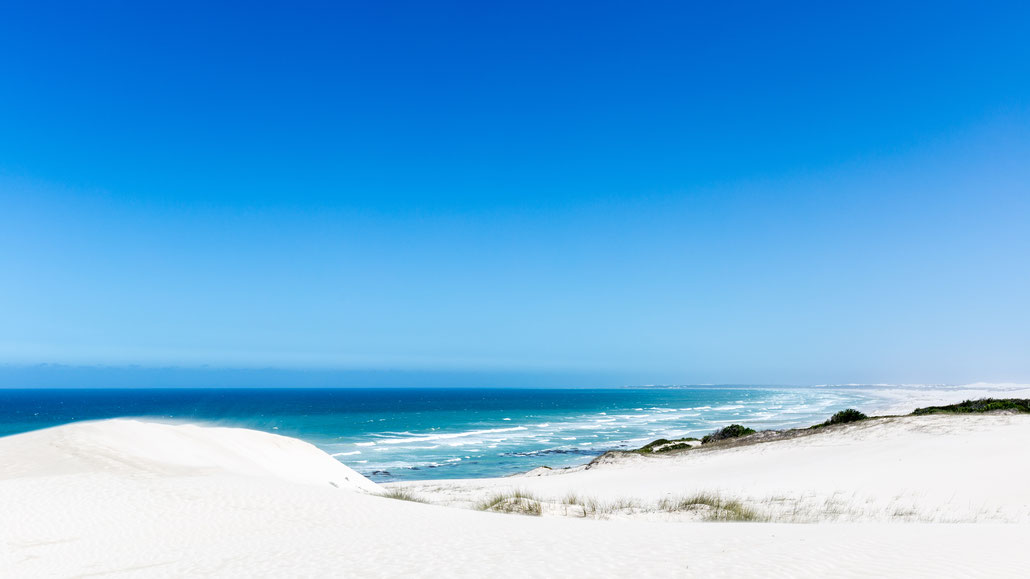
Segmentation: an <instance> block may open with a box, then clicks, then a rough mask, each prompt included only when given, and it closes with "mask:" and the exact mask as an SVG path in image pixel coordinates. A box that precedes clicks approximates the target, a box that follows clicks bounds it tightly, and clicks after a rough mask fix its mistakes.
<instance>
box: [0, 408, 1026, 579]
mask: <svg viewBox="0 0 1030 579" xmlns="http://www.w3.org/2000/svg"><path fill="white" fill-rule="evenodd" d="M1028 440H1030V417H1028V416H962V417H955V416H930V417H916V418H904V419H891V420H886V421H879V422H875V423H867V424H861V425H852V426H847V427H843V428H836V429H833V430H832V431H827V432H824V433H819V434H817V435H813V436H809V437H803V438H797V439H792V440H784V441H778V442H770V443H763V444H758V445H750V446H742V447H737V448H731V449H726V450H720V451H688V452H687V453H684V454H682V455H677V456H671V457H668V458H658V459H650V460H632V461H617V462H616V463H614V464H607V465H601V466H598V467H596V468H591V469H589V470H586V469H579V470H575V471H572V472H569V473H566V474H556V475H551V476H542V477H530V476H522V477H515V478H506V479H490V480H486V481H456V482H447V483H441V482H439V481H438V482H435V483H431V484H427V483H422V484H421V485H420V484H408V485H405V486H407V487H414V488H413V490H415V491H417V492H424V493H426V494H427V495H433V496H432V497H430V498H434V497H435V499H440V500H444V499H446V500H452V501H453V502H455V503H456V504H457V503H458V502H460V500H463V499H462V498H461V497H465V498H468V497H469V496H470V495H473V494H476V493H482V492H492V491H493V490H497V489H500V488H504V487H517V488H522V489H527V490H531V491H532V492H535V493H540V494H541V495H545V494H546V495H554V496H559V495H561V494H563V493H566V492H568V491H575V492H577V493H579V494H581V495H590V494H594V495H597V496H598V497H599V498H604V497H608V498H612V499H614V498H620V497H624V496H633V497H637V498H639V499H640V500H645V499H646V500H651V499H658V498H660V497H661V496H663V494H664V493H676V494H681V493H688V492H691V491H692V490H697V489H705V490H713V491H717V492H720V493H727V494H731V495H733V496H738V497H741V498H749V500H754V501H759V502H760V501H761V500H763V499H765V498H769V497H776V496H779V495H780V494H784V495H787V496H794V495H798V496H808V495H811V496H814V497H816V499H815V500H816V501H818V500H819V499H820V498H822V497H824V496H826V495H827V494H832V493H833V492H834V491H842V492H843V496H846V497H850V498H852V499H854V500H855V501H858V503H860V504H863V505H864V504H867V503H865V502H864V501H866V500H867V499H870V500H871V503H868V504H871V505H872V506H871V507H870V508H869V509H868V512H865V511H862V512H860V513H858V514H854V515H853V516H850V517H849V518H857V519H866V520H881V521H890V522H876V523H855V524H843V523H841V524H828V523H822V524H782V523H702V522H662V521H645V520H632V519H631V518H630V519H625V520H623V519H622V518H621V517H622V515H615V516H613V520H590V519H587V520H582V519H576V518H573V517H565V516H559V517H552V516H543V517H527V516H519V515H507V514H495V513H484V512H477V511H473V510H469V509H462V508H450V507H445V506H435V505H426V504H419V503H412V502H407V501H398V500H392V499H388V498H384V497H380V496H376V495H375V494H374V493H376V492H377V491H378V487H377V485H374V484H372V483H370V482H368V481H367V480H365V479H363V478H362V477H361V476H360V475H357V474H356V473H354V471H352V470H350V469H348V468H347V467H345V466H343V465H341V464H339V463H338V462H336V461H335V460H334V459H332V458H331V457H329V456H328V455H326V454H325V453H323V452H321V451H319V450H318V449H316V448H315V447H313V446H311V445H308V444H306V443H303V442H301V441H297V440H293V439H289V438H285V437H281V436H276V435H272V434H266V433H261V432H255V431H249V430H241V429H229V428H209V427H200V426H190V425H169V424H157V423H148V422H139V421H135V420H107V421H100V422H92V423H77V424H70V425H66V426H61V427H57V428H51V429H47V430H42V431H37V432H32V433H27V434H20V435H15V436H10V437H6V438H2V439H0V513H2V517H3V521H2V523H3V524H2V525H0V576H4V577H84V576H116V577H134V576H145V577H151V576H166V577H182V576H191V577H192V576H223V577H254V576H309V577H311V576H347V577H380V576H389V577H398V576H446V577H451V576H458V577H484V576H504V577H545V576H546V577H553V576H570V577H581V576H633V577H652V576H653V577H684V576H698V577H718V576H736V577H740V576H762V577H826V576H905V577H941V576H963V577H973V576H982V577H998V576H1019V575H1022V574H1023V573H1024V572H1025V569H1026V566H1027V565H1028V564H1030V555H1028V554H1027V551H1026V549H1025V543H1026V539H1027V537H1030V525H1028V524H1027V523H1026V521H1027V520H1028V516H1027V515H1028V505H1030V490H1028V489H1030V485H1027V484H1026V483H1025V481H1026V480H1027V475H1028V474H1030V472H1028V470H1030V469H1028V467H1027V461H1026V460H1025V457H1026V451H1025V443H1026V441H1028ZM695 452H696V454H691V453H695ZM433 487H438V488H437V490H431V488H433ZM838 494H840V493H838ZM897 495H901V496H903V497H909V498H911V499H912V501H913V504H914V507H912V508H913V509H914V510H915V511H916V512H917V513H919V515H918V516H911V517H906V516H894V515H892V514H891V513H890V511H889V509H891V508H893V507H892V506H891V501H892V500H893V499H894V497H895V496H897ZM813 504H815V503H813ZM885 505H886V506H885ZM967 506H968V508H967ZM935 513H942V515H941V516H937V517H935V515H934V514H935ZM992 513H1000V514H999V515H998V516H994V515H992ZM551 514H557V513H551ZM780 514H782V513H780ZM944 515H946V516H944ZM627 516H628V517H632V515H627ZM948 517H951V518H953V519H956V520H965V519H964V518H963V517H966V518H968V520H978V521H995V520H1006V521H1022V522H1019V523H1009V524H998V523H983V522H981V523H979V524H927V523H912V522H907V523H906V522H898V521H900V520H908V519H911V520H924V519H927V520H945V519H947V518H948Z"/></svg>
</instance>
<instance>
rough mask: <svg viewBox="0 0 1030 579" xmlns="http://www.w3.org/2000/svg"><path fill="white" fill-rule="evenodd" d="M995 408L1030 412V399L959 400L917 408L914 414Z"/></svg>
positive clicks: (965, 412)
mask: <svg viewBox="0 0 1030 579" xmlns="http://www.w3.org/2000/svg"><path fill="white" fill-rule="evenodd" d="M994 410H1014V411H1016V412H1030V399H1027V398H981V399H979V400H966V401H964V402H959V403H958V404H948V405H947V406H929V407H927V408H916V409H915V411H913V412H912V414H913V415H914V416H921V415H924V414H971V413H976V412H992V411H994Z"/></svg>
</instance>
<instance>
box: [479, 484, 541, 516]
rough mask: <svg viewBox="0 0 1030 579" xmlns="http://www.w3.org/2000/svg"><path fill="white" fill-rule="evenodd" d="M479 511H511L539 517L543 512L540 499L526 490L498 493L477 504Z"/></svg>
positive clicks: (511, 512)
mask: <svg viewBox="0 0 1030 579" xmlns="http://www.w3.org/2000/svg"><path fill="white" fill-rule="evenodd" d="M475 509H476V510H477V511H490V512H494V513H510V514H518V515H530V516H534V517H539V516H540V515H541V514H543V507H542V506H541V504H540V499H538V498H537V497H536V496H534V495H532V494H529V493H527V492H525V491H520V490H514V491H510V492H503V493H497V494H495V495H493V496H490V497H488V498H487V499H485V500H483V501H481V502H480V503H478V504H476V505H475Z"/></svg>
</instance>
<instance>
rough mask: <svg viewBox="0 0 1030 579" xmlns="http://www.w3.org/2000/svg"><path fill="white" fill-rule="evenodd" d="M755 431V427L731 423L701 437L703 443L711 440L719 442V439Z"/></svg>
mask: <svg viewBox="0 0 1030 579" xmlns="http://www.w3.org/2000/svg"><path fill="white" fill-rule="evenodd" d="M754 433H755V429H754V428H748V427H746V426H741V425H739V424H731V425H729V426H727V427H725V428H720V429H719V430H716V431H715V432H713V433H711V434H708V435H705V436H704V437H703V438H702V439H701V444H708V443H709V442H717V441H719V440H727V439H730V438H738V437H741V436H747V435H749V434H754Z"/></svg>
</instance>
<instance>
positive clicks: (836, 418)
mask: <svg viewBox="0 0 1030 579" xmlns="http://www.w3.org/2000/svg"><path fill="white" fill-rule="evenodd" d="M867 418H869V417H868V416H866V415H865V413H863V412H859V411H858V410H855V409H854V408H848V409H847V410H841V411H840V412H838V413H836V414H834V415H833V416H831V417H830V418H829V419H827V421H826V422H823V423H822V424H816V425H815V426H812V427H811V428H822V427H823V426H833V425H834V424H847V423H848V422H858V421H859V420H865V419H867Z"/></svg>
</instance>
